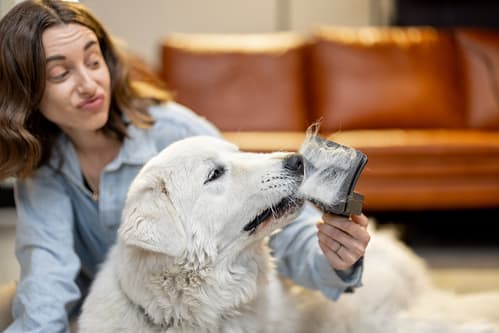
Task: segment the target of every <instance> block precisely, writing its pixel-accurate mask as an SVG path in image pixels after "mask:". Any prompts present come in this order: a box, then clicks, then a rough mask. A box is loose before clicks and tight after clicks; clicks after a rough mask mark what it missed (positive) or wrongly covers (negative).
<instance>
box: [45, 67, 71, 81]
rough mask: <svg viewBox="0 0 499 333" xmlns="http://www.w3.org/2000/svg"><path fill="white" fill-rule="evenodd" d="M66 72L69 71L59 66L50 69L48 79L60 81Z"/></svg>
mask: <svg viewBox="0 0 499 333" xmlns="http://www.w3.org/2000/svg"><path fill="white" fill-rule="evenodd" d="M68 74H69V71H68V70H67V69H63V68H60V69H57V70H53V71H51V72H50V73H49V79H50V80H52V81H61V80H63V79H64V78H65V77H66V75H68Z"/></svg>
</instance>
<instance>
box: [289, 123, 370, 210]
mask: <svg viewBox="0 0 499 333" xmlns="http://www.w3.org/2000/svg"><path fill="white" fill-rule="evenodd" d="M300 153H301V154H302V156H303V163H304V178H303V182H302V185H301V186H300V189H299V195H300V196H302V197H303V199H305V200H308V201H310V202H312V203H313V204H315V205H316V206H318V207H319V208H320V209H321V210H322V211H325V212H328V213H332V214H336V215H342V216H349V215H350V214H356V215H358V214H360V213H361V212H362V205H363V202H364V196H363V195H361V194H359V193H356V192H354V188H355V185H356V184H357V180H358V179H359V176H360V174H361V172H362V170H363V169H364V167H365V165H366V164H367V155H366V154H364V153H362V152H360V151H358V150H355V149H353V148H351V147H347V146H344V145H341V144H338V143H336V142H333V141H329V140H326V139H323V138H321V137H319V136H318V135H317V132H315V133H313V132H312V131H309V132H308V135H307V138H306V140H305V142H304V143H303V145H302V147H301V148H300Z"/></svg>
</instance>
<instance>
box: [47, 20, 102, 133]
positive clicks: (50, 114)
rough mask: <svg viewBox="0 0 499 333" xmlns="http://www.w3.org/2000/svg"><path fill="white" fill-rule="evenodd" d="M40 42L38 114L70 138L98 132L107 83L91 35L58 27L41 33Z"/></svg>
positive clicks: (72, 26) (82, 29)
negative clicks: (42, 74) (42, 73)
mask: <svg viewBox="0 0 499 333" xmlns="http://www.w3.org/2000/svg"><path fill="white" fill-rule="evenodd" d="M42 42H43V48H44V51H45V56H46V62H47V67H46V75H47V81H46V87H45V91H44V93H43V97H42V101H41V103H40V111H41V113H42V114H43V115H44V116H45V117H46V118H47V119H48V120H50V121H52V122H53V123H55V124H57V125H58V126H59V127H60V128H61V129H62V130H63V131H64V132H66V133H67V134H68V135H70V136H74V135H79V134H85V133H87V132H95V131H96V130H98V129H100V128H102V127H103V126H104V125H105V124H106V122H107V119H108V116H109V105H110V99H111V93H110V90H111V88H110V82H111V79H110V75H109V69H108V67H107V64H106V62H105V61H104V57H103V55H102V53H101V49H100V46H99V43H98V40H97V37H96V36H95V34H94V33H93V32H92V30H90V29H88V28H87V27H84V26H82V25H79V24H73V23H72V24H67V25H58V26H54V27H51V28H48V29H47V30H45V31H44V32H43V35H42Z"/></svg>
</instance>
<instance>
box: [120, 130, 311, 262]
mask: <svg viewBox="0 0 499 333" xmlns="http://www.w3.org/2000/svg"><path fill="white" fill-rule="evenodd" d="M302 178H303V163H302V159H301V156H300V155H297V154H291V153H270V154H255V153H246V152H241V151H239V150H238V148H237V147H236V146H235V145H233V144H231V143H228V142H226V141H223V140H221V139H217V138H213V137H201V136H200V137H192V138H188V139H184V140H181V141H178V142H176V143H174V144H172V145H170V146H168V147H167V148H166V149H164V150H163V151H162V152H160V153H159V154H158V155H157V156H156V157H154V158H152V159H151V160H150V161H149V162H148V163H147V164H146V165H145V166H144V167H143V169H142V170H141V171H140V172H139V174H138V175H137V177H136V178H135V180H134V181H133V183H132V185H131V186H130V190H129V192H128V196H127V200H126V203H125V209H124V211H123V222H122V225H121V227H120V230H119V234H120V237H121V239H122V240H123V241H124V242H125V243H126V244H129V245H134V246H138V247H140V248H143V249H146V250H148V251H153V252H159V253H164V254H167V255H170V256H181V255H193V254H194V255H199V253H196V254H195V253H192V252H195V251H200V250H202V251H203V253H204V255H207V256H211V255H214V254H216V253H218V252H219V251H221V249H224V248H226V247H229V246H231V245H232V244H235V243H237V244H239V246H243V247H244V246H246V245H247V244H248V243H251V242H254V241H255V240H256V239H261V238H262V237H264V236H266V235H268V234H270V232H271V231H272V230H274V229H276V228H279V227H282V226H283V225H284V224H285V223H287V222H288V221H290V220H291V219H292V218H293V217H294V216H295V215H296V214H297V212H298V210H299V208H300V207H301V206H302V203H303V202H302V200H300V199H297V198H296V197H295V193H296V192H297V190H298V187H299V186H300V183H301V181H302Z"/></svg>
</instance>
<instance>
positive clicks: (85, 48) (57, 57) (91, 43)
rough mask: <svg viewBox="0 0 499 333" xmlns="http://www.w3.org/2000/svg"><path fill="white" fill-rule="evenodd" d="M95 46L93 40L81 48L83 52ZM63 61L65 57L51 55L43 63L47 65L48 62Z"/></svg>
mask: <svg viewBox="0 0 499 333" xmlns="http://www.w3.org/2000/svg"><path fill="white" fill-rule="evenodd" d="M95 44H97V41H95V40H91V41H89V42H87V44H85V46H84V47H83V51H86V50H88V49H89V48H90V47H92V46H93V45H95ZM64 59H66V56H63V55H53V56H50V57H48V58H47V59H46V60H45V62H47V63H48V62H49V61H56V60H64Z"/></svg>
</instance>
